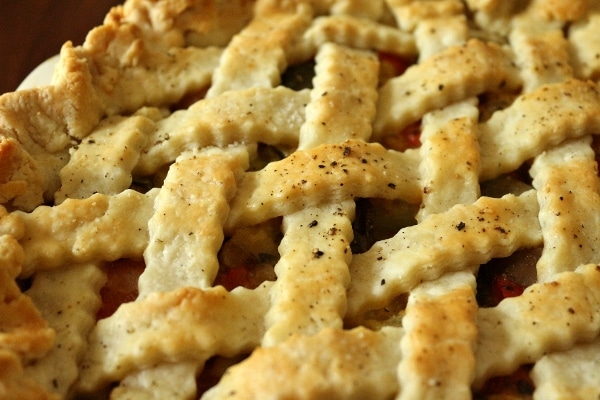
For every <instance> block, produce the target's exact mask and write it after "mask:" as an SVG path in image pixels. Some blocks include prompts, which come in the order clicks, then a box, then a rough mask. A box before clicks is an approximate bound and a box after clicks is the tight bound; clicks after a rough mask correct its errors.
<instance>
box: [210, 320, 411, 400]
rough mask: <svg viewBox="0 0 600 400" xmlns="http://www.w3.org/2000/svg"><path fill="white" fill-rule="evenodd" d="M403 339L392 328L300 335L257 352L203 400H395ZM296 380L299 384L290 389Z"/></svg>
mask: <svg viewBox="0 0 600 400" xmlns="http://www.w3.org/2000/svg"><path fill="white" fill-rule="evenodd" d="M401 335H402V329H401V328H389V327H388V328H383V329H382V330H380V331H371V330H368V329H365V328H357V329H353V330H340V329H325V330H323V331H321V332H320V333H319V334H317V335H314V336H294V337H292V338H290V340H287V341H285V342H283V343H281V344H279V345H277V346H274V347H268V348H258V349H256V350H255V351H254V352H253V353H252V355H251V356H250V357H249V358H248V359H246V360H245V361H242V362H241V363H239V364H238V365H236V366H233V367H231V368H230V369H229V370H228V372H227V373H226V374H225V376H224V377H223V378H222V379H221V381H220V382H219V384H218V385H217V386H215V387H213V388H212V389H210V390H209V391H208V392H207V393H206V394H205V395H204V397H203V400H213V399H222V398H225V397H227V398H230V399H251V398H254V399H263V398H269V397H271V396H272V395H273V393H277V396H278V397H280V398H294V399H306V400H309V399H319V398H321V399H323V398H329V397H330V396H331V395H332V393H336V397H337V398H341V399H382V398H390V397H391V396H393V395H394V393H396V392H397V390H398V382H397V380H396V378H395V368H396V365H398V362H399V361H400V349H399V346H398V342H399V341H400V338H401ZM320 349H327V350H326V351H321V350H320ZM350 349H351V351H350ZM256 371H260V372H261V373H260V374H256V373H255V372H256ZM290 379H293V380H294V382H296V384H295V385H290V384H289V382H290ZM241 388H243V390H242V389H241Z"/></svg>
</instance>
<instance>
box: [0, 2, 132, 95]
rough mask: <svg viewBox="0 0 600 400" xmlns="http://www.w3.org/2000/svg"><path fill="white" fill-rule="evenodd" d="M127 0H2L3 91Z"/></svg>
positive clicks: (0, 60)
mask: <svg viewBox="0 0 600 400" xmlns="http://www.w3.org/2000/svg"><path fill="white" fill-rule="evenodd" d="M122 2H123V0H0V94H2V93H4V92H8V91H13V90H15V89H16V88H17V86H18V85H19V83H20V82H21V81H22V80H23V78H25V77H26V76H27V74H28V73H29V72H31V70H33V69H34V68H35V67H36V66H37V65H38V64H40V63H41V62H42V61H44V60H46V59H47V58H49V57H51V56H53V55H55V54H58V53H59V51H60V48H61V46H62V45H63V43H65V42H66V41H67V40H71V41H72V42H73V43H74V44H75V45H80V44H82V43H83V41H84V40H85V35H86V34H87V32H88V31H89V30H90V29H91V28H93V27H94V26H97V25H100V24H102V21H103V20H104V16H105V15H106V13H107V12H108V10H110V8H111V7H112V6H114V5H117V4H120V3H122Z"/></svg>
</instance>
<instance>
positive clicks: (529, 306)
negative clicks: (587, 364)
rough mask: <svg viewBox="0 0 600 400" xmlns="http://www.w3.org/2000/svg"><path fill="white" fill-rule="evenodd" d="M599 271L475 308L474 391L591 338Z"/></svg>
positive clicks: (583, 270)
mask: <svg viewBox="0 0 600 400" xmlns="http://www.w3.org/2000/svg"><path fill="white" fill-rule="evenodd" d="M599 290H600V267H599V266H597V265H595V264H589V265H584V266H580V267H578V268H577V269H576V270H575V272H563V273H561V274H558V275H556V276H555V279H554V280H552V281H551V282H546V283H537V284H534V285H532V286H530V287H528V288H527V289H526V290H525V292H524V293H523V294H522V295H521V296H518V297H513V298H507V299H505V300H503V301H502V302H500V304H498V306H496V307H494V308H480V309H479V312H478V315H477V326H478V328H479V337H478V340H477V362H476V375H475V382H474V385H475V387H480V386H481V385H482V384H483V383H484V382H485V381H486V380H487V379H488V378H489V377H491V376H499V375H506V374H510V373H511V372H513V371H514V370H516V369H517V368H518V367H519V365H522V364H527V363H533V362H535V361H537V360H538V359H540V358H541V357H542V356H543V355H544V354H547V353H549V352H552V351H560V350H563V349H568V348H570V347H572V346H573V345H574V344H575V343H578V342H584V341H590V340H592V339H594V338H595V337H596V336H597V335H598V332H599V330H600V296H598V291H599Z"/></svg>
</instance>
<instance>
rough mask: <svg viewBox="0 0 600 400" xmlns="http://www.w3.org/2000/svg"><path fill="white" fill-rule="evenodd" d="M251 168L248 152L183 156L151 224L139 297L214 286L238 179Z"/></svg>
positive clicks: (159, 199)
mask: <svg viewBox="0 0 600 400" xmlns="http://www.w3.org/2000/svg"><path fill="white" fill-rule="evenodd" d="M247 167H248V153H247V152H246V150H245V148H243V147H239V148H232V149H229V150H220V149H218V148H214V149H207V150H205V151H202V152H199V153H195V152H188V153H183V154H182V155H181V156H180V157H179V158H178V159H177V161H176V162H175V164H173V165H172V166H171V168H170V169H169V172H168V174H167V178H166V179H165V182H164V184H163V186H162V188H161V189H160V193H159V194H158V196H157V197H156V200H155V211H154V214H153V215H152V218H150V220H149V221H148V229H149V235H150V236H149V242H148V246H147V247H146V249H145V251H144V260H145V262H146V269H145V270H144V272H143V273H142V275H141V276H140V279H139V284H138V287H139V294H140V298H144V297H146V296H147V295H149V294H150V293H152V292H156V291H161V292H163V291H170V290H175V289H177V288H180V287H184V286H192V287H200V288H206V287H210V286H212V283H213V281H214V279H215V276H216V274H217V271H218V269H219V261H218V260H217V251H218V250H219V248H220V247H221V244H222V242H223V238H224V235H223V229H222V226H223V223H224V222H225V219H226V218H227V214H228V212H229V203H228V201H229V200H230V199H231V198H232V197H233V195H234V193H235V190H236V175H240V174H241V173H242V172H243V170H244V169H246V168H247Z"/></svg>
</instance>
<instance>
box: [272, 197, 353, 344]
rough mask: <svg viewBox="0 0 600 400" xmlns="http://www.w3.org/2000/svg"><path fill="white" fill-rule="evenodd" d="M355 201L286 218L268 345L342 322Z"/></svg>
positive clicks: (273, 295) (277, 268)
mask: <svg viewBox="0 0 600 400" xmlns="http://www.w3.org/2000/svg"><path fill="white" fill-rule="evenodd" d="M353 211H354V203H353V202H344V203H341V204H332V205H327V206H320V207H316V208H308V209H306V210H303V211H299V212H297V213H294V214H292V215H289V216H286V217H285V218H284V225H283V232H284V235H285V236H284V237H283V240H282V241H281V244H280V246H279V251H280V253H281V259H280V260H279V262H278V263H277V265H276V266H275V273H276V274H277V281H276V282H275V283H274V284H273V288H272V289H271V304H272V305H271V308H270V309H269V312H268V313H267V315H266V316H265V323H266V325H267V332H266V333H265V337H264V338H263V341H262V343H263V345H264V346H272V345H274V344H277V343H281V342H283V341H285V340H286V339H288V338H289V337H290V336H292V335H294V334H303V335H312V334H316V333H318V332H319V331H321V330H322V329H324V328H327V327H329V328H338V329H341V328H342V327H343V323H342V317H343V315H344V314H345V312H346V289H347V288H348V286H349V284H350V274H349V273H348V264H349V263H350V260H351V258H352V252H351V251H350V242H351V241H352V236H353V235H352V226H351V220H352V219H353V217H354V215H353Z"/></svg>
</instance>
